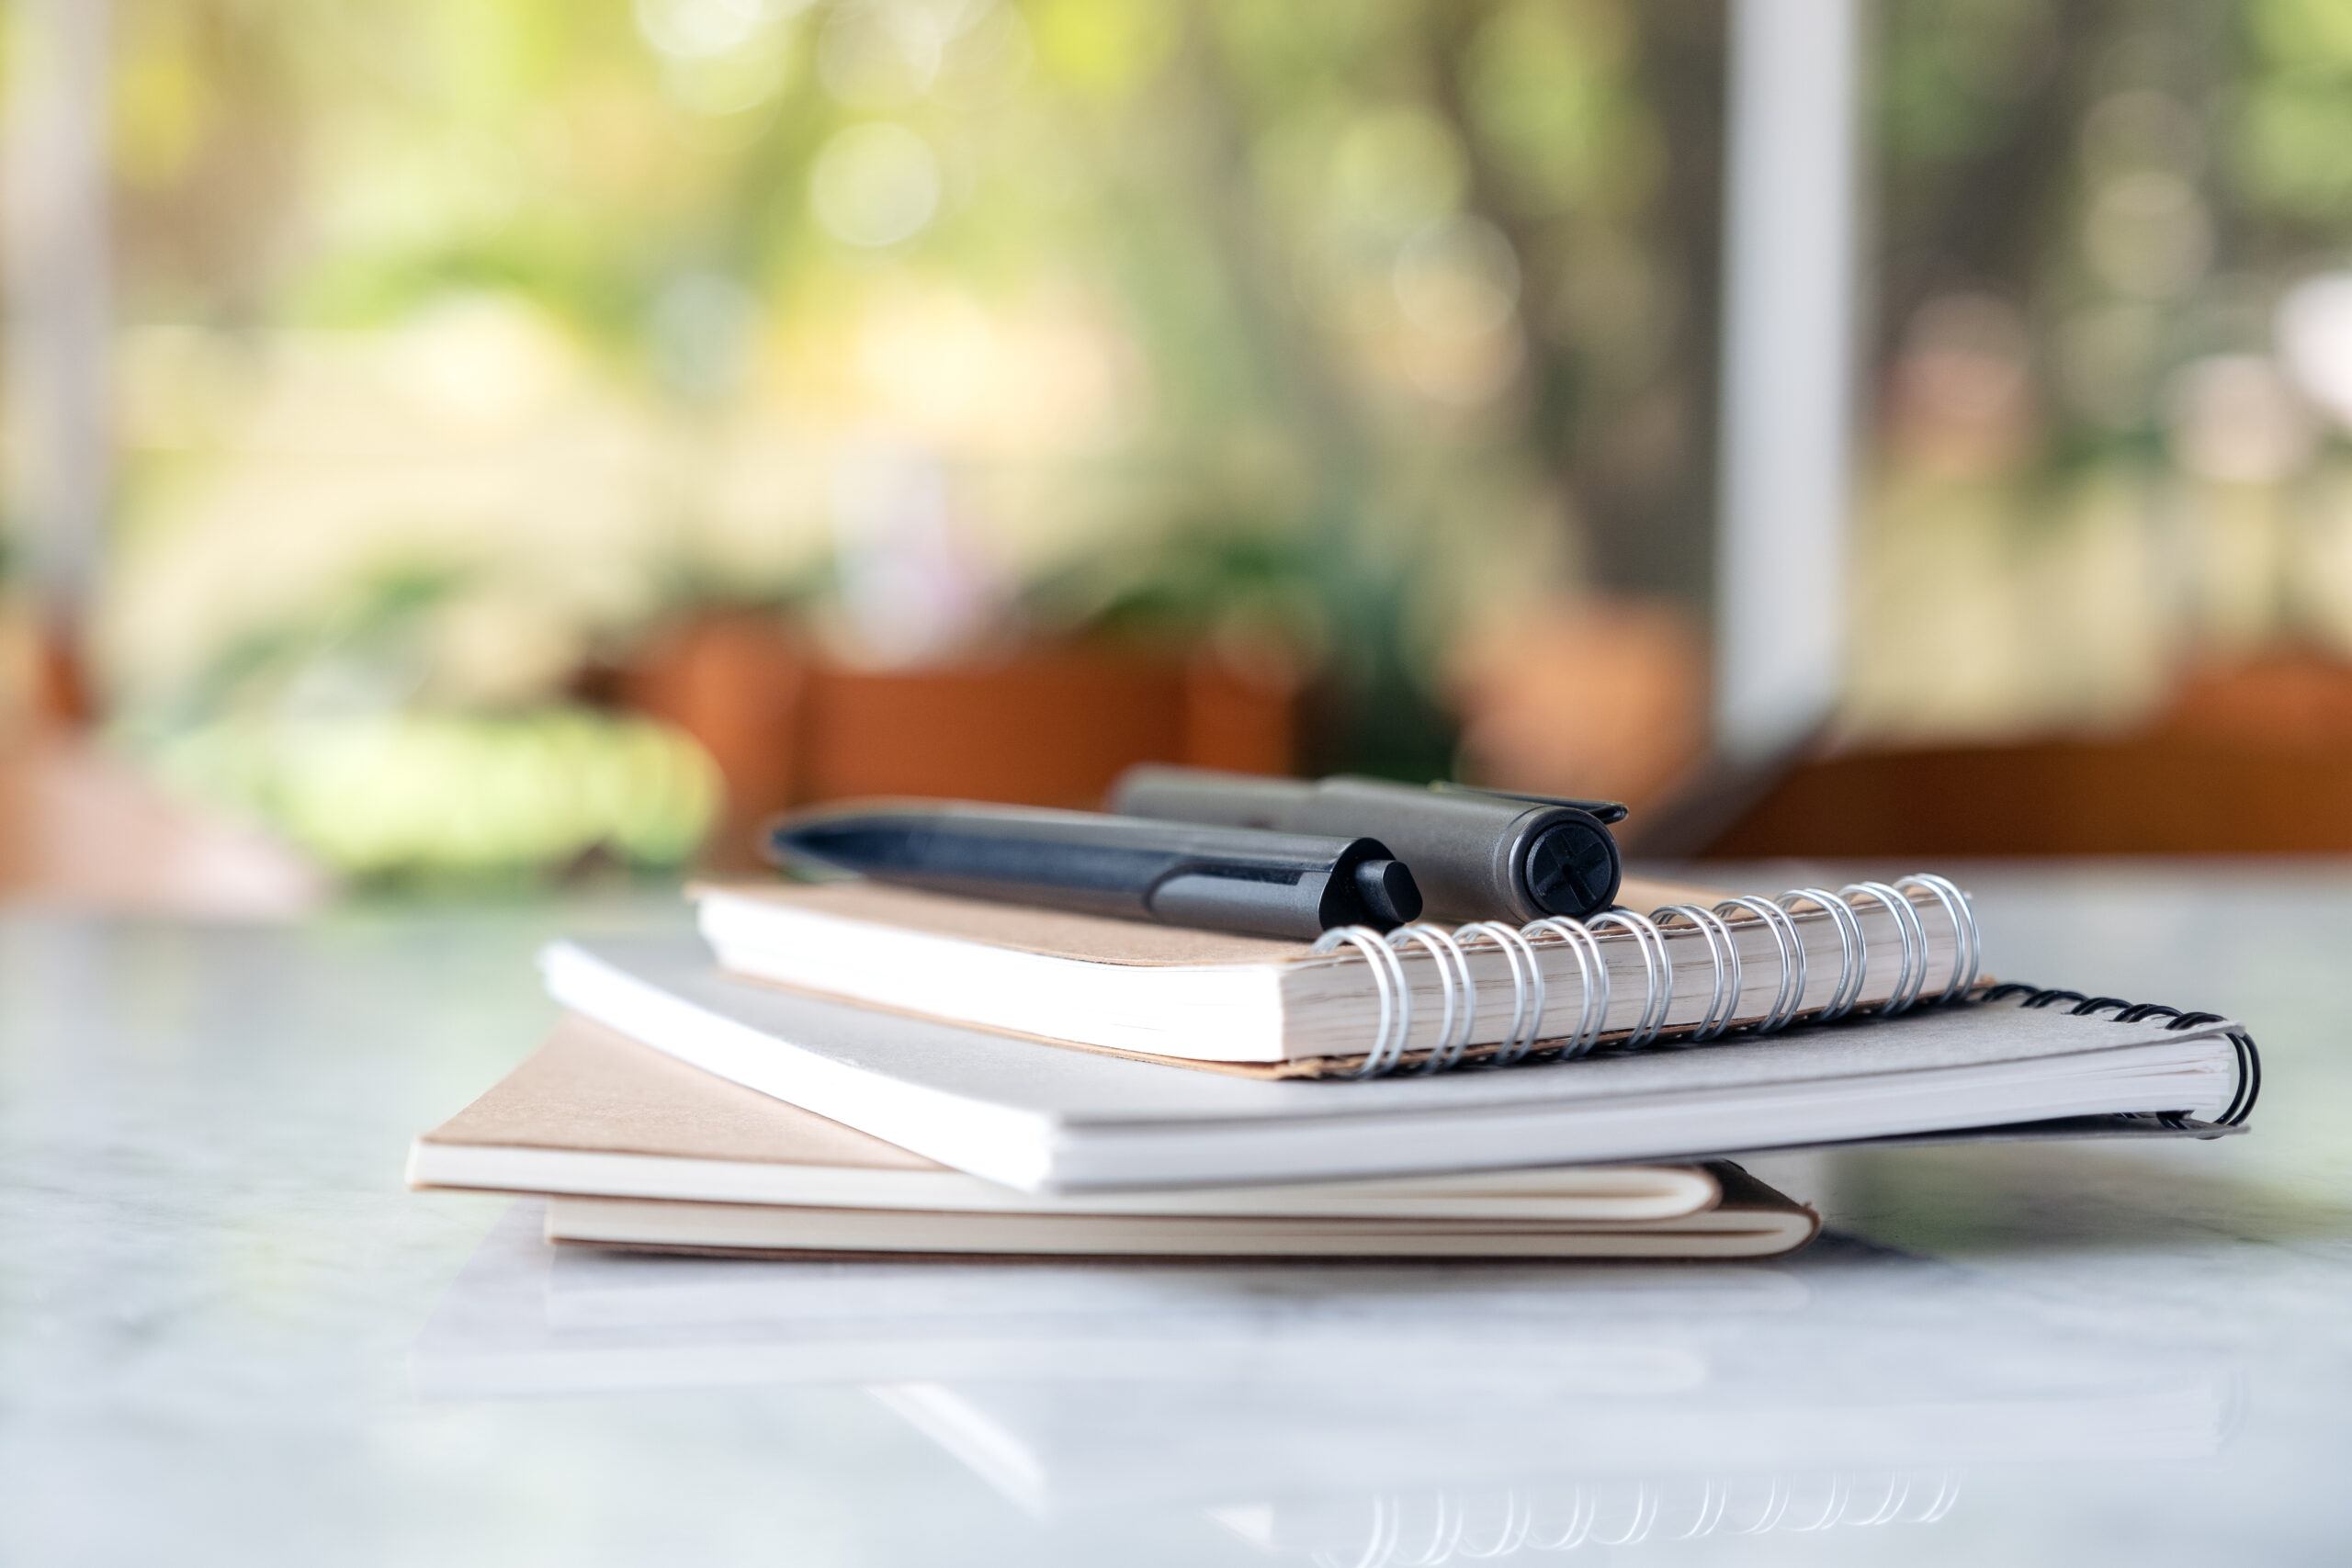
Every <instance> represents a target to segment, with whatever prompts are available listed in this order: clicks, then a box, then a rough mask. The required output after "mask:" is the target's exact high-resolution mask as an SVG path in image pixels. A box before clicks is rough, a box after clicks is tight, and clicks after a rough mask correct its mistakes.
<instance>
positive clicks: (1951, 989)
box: [1309, 875, 2123, 1078]
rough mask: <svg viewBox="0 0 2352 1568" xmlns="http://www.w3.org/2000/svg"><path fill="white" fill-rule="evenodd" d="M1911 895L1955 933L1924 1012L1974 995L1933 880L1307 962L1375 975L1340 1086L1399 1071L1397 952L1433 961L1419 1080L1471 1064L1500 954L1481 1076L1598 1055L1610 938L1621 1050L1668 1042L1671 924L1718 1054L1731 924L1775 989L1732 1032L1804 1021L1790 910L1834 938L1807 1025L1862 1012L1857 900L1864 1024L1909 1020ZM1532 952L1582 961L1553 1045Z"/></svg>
mask: <svg viewBox="0 0 2352 1568" xmlns="http://www.w3.org/2000/svg"><path fill="white" fill-rule="evenodd" d="M1915 887H1916V888H1918V889H1920V890H1922V891H1924V892H1925V893H1927V894H1928V895H1929V896H1931V897H1933V898H1934V899H1935V900H1936V902H1937V904H1939V905H1940V906H1941V908H1942V909H1943V911H1944V913H1945V915H1946V916H1947V917H1948V918H1949V919H1950V920H1951V926H1952V938H1953V951H1952V966H1951V974H1950V975H1949V976H1946V977H1945V979H1944V984H1943V987H1942V989H1941V990H1940V991H1939V992H1938V993H1937V994H1936V995H1935V997H1934V998H1932V1000H1933V1001H1935V1002H1948V1001H1952V1000H1956V999H1958V998H1962V997H1965V996H1966V995H1968V994H1969V992H1970V990H1971V989H1972V988H1973V987H1974V985H1975V982H1976V959H1977V952H1978V942H1977V933H1976V921H1975V917H1974V916H1973V914H1972V913H1971V912H1970V910H1969V908H1968V897H1967V895H1966V894H1964V893H1962V891H1961V890H1960V889H1959V888H1958V887H1957V886H1953V885H1952V884H1951V883H1950V882H1947V881H1945V880H1944V879H1943V878H1942V877H1939V876H1926V875H1920V876H1906V877H1903V878H1901V879H1899V880H1898V881H1896V882H1894V883H1892V884H1889V883H1883V882H1866V883H1854V884H1851V885H1849V886H1845V887H1841V888H1839V889H1838V891H1837V892H1835V893H1832V892H1830V891H1828V890H1827V889H1826V888H1820V887H1801V888H1798V889H1796V890H1794V891H1793V892H1790V893H1784V894H1782V895H1781V896H1780V897H1778V898H1775V899H1764V898H1756V897H1737V898H1726V899H1724V901H1723V902H1721V903H1719V904H1717V905H1716V906H1715V907H1714V908H1713V909H1706V908H1701V907H1700V906H1698V905H1696V904H1674V905H1669V906H1668V907H1667V908H1662V909H1658V910H1656V911H1654V912H1653V913H1651V914H1649V915H1641V914H1637V913H1635V912H1634V910H1632V909H1627V908H1615V909H1609V910H1605V911H1603V912H1602V913H1600V914H1598V915H1594V916H1592V917H1591V918H1589V919H1583V920H1575V919H1567V918H1566V917H1564V916H1548V917H1546V918H1544V919H1538V920H1531V921H1530V922H1528V923H1527V924H1526V925H1524V926H1521V927H1520V928H1519V929H1518V930H1516V931H1514V930H1512V929H1511V928H1510V926H1508V925H1505V924H1503V923H1502V922H1500V921H1498V920H1481V921H1475V922H1473V923H1471V924H1469V925H1464V926H1462V927H1460V928H1458V929H1456V930H1453V931H1448V930H1446V929H1445V928H1444V927H1442V926H1437V925H1431V924H1428V923H1425V922H1419V921H1416V922H1414V923H1411V924H1408V925H1403V926H1399V927H1397V929H1396V930H1394V931H1388V932H1386V933H1385V934H1384V933H1382V932H1380V931H1374V930H1373V929H1372V928H1371V927H1369V926H1340V927H1335V928H1333V929H1332V930H1330V931H1325V932H1324V933H1323V935H1322V936H1321V937H1320V938H1319V939H1318V940H1317V942H1316V943H1315V945H1314V946H1313V948H1311V949H1310V950H1309V951H1310V952H1311V953H1317V954H1325V953H1336V952H1338V951H1339V950H1340V948H1342V947H1353V948H1355V949H1356V950H1357V951H1359V952H1361V953H1363V956H1364V959H1365V961H1366V963H1367V964H1368V966H1369V972H1370V974H1371V976H1372V981H1373V988H1374V995H1375V997H1376V998H1377V999H1378V1002H1379V1007H1380V1021H1379V1024H1378V1025H1377V1027H1376V1028H1375V1029H1374V1034H1373V1039H1372V1043H1371V1044H1370V1045H1369V1046H1368V1047H1367V1048H1366V1050H1365V1052H1364V1055H1363V1060H1362V1061H1361V1062H1359V1063H1358V1064H1356V1066H1354V1067H1352V1068H1351V1069H1349V1070H1347V1071H1346V1072H1344V1073H1341V1074H1340V1075H1338V1076H1341V1077H1359V1078H1367V1077H1380V1076H1381V1075H1383V1074H1385V1073H1390V1072H1394V1071H1396V1070H1397V1069H1398V1068H1399V1067H1400V1066H1403V1065H1404V1062H1405V1058H1406V1055H1407V1052H1408V1045H1409V1042H1410V1041H1411V1039H1412V1033H1413V992H1412V985H1411V982H1410V980H1409V979H1408V976H1407V975H1406V972H1405V966H1404V964H1403V962H1402V957H1401V954H1402V953H1403V951H1404V950H1405V949H1407V948H1409V947H1418V948H1419V949H1420V950H1421V951H1423V952H1425V953H1428V954H1429V956H1430V964H1431V965H1432V966H1433V968H1434V970H1435V972H1436V976H1437V982H1438V1005H1439V1007H1440V1008H1441V1010H1442V1017H1441V1019H1440V1021H1439V1024H1438V1029H1437V1038H1436V1040H1435V1041H1434V1042H1433V1043H1431V1044H1430V1046H1429V1047H1428V1048H1427V1054H1426V1055H1423V1056H1422V1057H1421V1058H1420V1060H1419V1064H1418V1070H1419V1071H1420V1072H1424V1073H1434V1072H1442V1071H1444V1070H1446V1069H1448V1068H1451V1067H1456V1066H1462V1065H1464V1063H1465V1062H1466V1061H1468V1060H1469V1059H1470V1050H1471V1043H1472V1040H1473V1038H1474V1036H1475V1035H1476V1032H1477V1013H1478V1002H1479V997H1478V986H1477V983H1476V981H1475V980H1474V979H1473V978H1472V977H1471V974H1470V959H1469V952H1470V950H1471V949H1473V948H1475V947H1478V946H1482V945H1491V946H1493V947H1495V948H1497V949H1498V950H1499V951H1500V952H1501V953H1502V955H1503V960H1504V962H1505V963H1506V964H1508V965H1509V967H1510V978H1511V1020H1510V1028H1509V1029H1508V1030H1507V1031H1506V1032H1505V1033H1504V1035H1503V1038H1502V1040H1501V1042H1500V1043H1498V1045H1496V1046H1495V1048H1494V1049H1493V1050H1491V1051H1487V1052H1482V1053H1481V1054H1480V1059H1481V1060H1482V1061H1484V1062H1485V1063H1487V1064H1488V1065H1492V1066H1510V1064H1512V1063H1515V1062H1519V1061H1521V1060H1523V1059H1525V1058H1526V1057H1527V1056H1528V1055H1530V1054H1532V1052H1534V1051H1535V1050H1536V1049H1537V1047H1538V1046H1539V1044H1540V1045H1541V1046H1542V1047H1543V1049H1544V1051H1545V1052H1546V1054H1547V1055H1551V1056H1552V1057H1553V1058H1554V1059H1556V1060H1566V1059H1568V1058H1571V1057H1575V1056H1580V1055H1584V1054H1586V1053H1587V1052H1589V1051H1590V1050H1592V1049H1593V1047H1594V1046H1596V1045H1597V1044H1599V1043H1600V1038H1601V1036H1602V1034H1603V1033H1604V1032H1606V1031H1607V1029H1608V1023H1609V1006H1610V1000H1611V977H1610V973H1609V954H1608V951H1607V949H1606V948H1605V947H1603V945H1602V943H1601V940H1600V932H1601V931H1603V930H1605V929H1607V928H1609V927H1611V926H1615V927H1618V928H1621V929H1622V930H1623V931H1625V933H1626V934H1627V935H1628V936H1629V937H1631V938H1632V939H1633V942H1634V949H1635V951H1636V952H1638V953H1640V955H1641V960H1642V980H1643V996H1642V1008H1641V1013H1640V1016H1639V1017H1637V1018H1636V1019H1635V1020H1634V1024H1633V1027H1632V1028H1631V1029H1630V1030H1628V1031H1626V1032H1624V1034H1623V1038H1622V1039H1621V1040H1620V1041H1619V1043H1620V1044H1622V1045H1623V1046H1625V1047H1627V1048H1629V1049H1631V1048H1636V1047H1640V1046H1643V1045H1647V1044H1649V1043H1652V1042H1654V1041H1656V1040H1657V1038H1658V1037H1659V1035H1660V1034H1662V1033H1663V1032H1665V1031H1666V1027H1667V1020H1668V1016H1669V1015H1670V1013H1671V1010H1672V1008H1673V1005H1674V953H1673V949H1672V946H1671V944H1670V943H1668V941H1667V935H1668V930H1669V929H1670V928H1673V927H1675V926H1676V924H1677V923H1678V922H1679V923H1680V924H1682V925H1687V926H1688V927H1690V928H1691V930H1693V931H1697V932H1698V933H1699V935H1700V938H1701V939H1702V941H1703V942H1705V943H1706V947H1707V957H1708V962H1709V967H1710V970H1711V977H1712V980H1713V985H1712V987H1711V988H1710V990H1709V991H1708V995H1707V1004H1706V1008H1705V1010H1704V1011H1703V1012H1702V1014H1701V1016H1700V1017H1699V1018H1698V1020H1697V1021H1694V1022H1692V1023H1691V1024H1689V1025H1687V1026H1680V1027H1678V1029H1677V1030H1676V1033H1677V1035H1678V1037H1679V1038H1687V1039H1689V1040H1691V1041H1694V1042H1705V1041H1713V1040H1717V1039H1720V1038H1721V1037H1722V1036H1723V1035H1724V1033H1725V1032H1728V1031H1729V1030H1731V1029H1732V1028H1733V1027H1734V1025H1735V1023H1736V1020H1737V1018H1738V1015H1739V1005H1740V993H1741V986H1742V981H1743V974H1742V964H1741V959H1740V953H1739V940H1738V937H1737V934H1736V932H1735V931H1734V930H1733V927H1732V924H1731V921H1732V919H1736V918H1737V917H1740V916H1746V917H1747V919H1749V920H1752V921H1755V922H1758V923H1759V924H1761V926H1762V927H1763V929H1764V930H1765V931H1766V932H1767V933H1768V934H1769V935H1770V938H1771V940H1772V943H1773V946H1774V949H1775V951H1776V952H1777V953H1779V955H1780V959H1781V977H1780V983H1779V985H1778V986H1777V987H1775V989H1774V991H1773V996H1772V1000H1771V1003H1770V1006H1768V1007H1766V1008H1765V1010H1764V1012H1763V1016H1762V1017H1760V1018H1758V1019H1757V1020H1755V1021H1753V1022H1751V1023H1748V1024H1746V1025H1742V1026H1740V1027H1743V1028H1745V1029H1748V1030H1752V1031H1753V1032H1756V1033H1758V1034H1771V1033H1775V1032H1778V1031H1780V1030H1782V1029H1785V1028H1787V1027H1788V1026H1789V1025H1790V1024H1791V1023H1792V1022H1793V1021H1795V1020H1796V1019H1797V1018H1798V1016H1799V1015H1800V1014H1801V1013H1803V1012H1804V993H1805V986H1806V979H1807V976H1806V956H1805V948H1804V931H1802V930H1801V929H1800V928H1799V927H1798V925H1797V919H1796V916H1795V915H1794V914H1793V913H1792V908H1793V907H1794V906H1796V905H1799V904H1804V903H1811V904H1815V905H1817V906H1819V907H1820V908H1822V909H1824V910H1825V911H1826V912H1827V914H1828V915H1829V917H1830V919H1831V923H1832V925H1833V926H1834V928H1835V930H1836V931H1837V935H1838V955H1839V959H1840V963H1839V967H1838V978H1837V980H1836V982H1835V984H1833V985H1832V986H1831V987H1830V995H1829V997H1828V998H1827V1000H1826V1002H1825V1003H1823V1005H1822V1006H1820V1007H1819V1008H1817V1009H1815V1010H1814V1013H1813V1016H1814V1017H1815V1019H1816V1020H1818V1021H1822V1022H1828V1021H1832V1020H1835V1019H1838V1018H1841V1017H1844V1016H1846V1015H1847V1014H1849V1013H1850V1012H1851V1011H1852V1010H1854V1008H1855V1006H1856V1005H1857V1004H1858V1003H1859V1002H1860V999H1861V996H1862V992H1863V990H1864V988H1865V987H1866V986H1867V983H1868V978H1869V976H1868V970H1869V967H1870V962H1871V947H1870V942H1869V939H1868V936H1867V933H1866V932H1865V931H1863V929H1862V922H1861V919H1860V916H1859V915H1858V914H1857V913H1856V912H1855V908H1854V904H1853V900H1855V899H1858V898H1859V899H1865V900H1868V901H1870V902H1871V903H1873V904H1876V905H1877V906H1879V907H1880V908H1883V909H1884V910H1885V911H1886V913H1887V915H1888V917H1889V918H1890V919H1892V921H1893V922H1894V932H1895V936H1896V938H1897V941H1898V942H1899V944H1900V953H1899V957H1898V962H1897V965H1896V970H1895V975H1894V983H1893V985H1892V987H1891V988H1890V990H1889V992H1888V995H1887V998H1886V999H1885V1000H1884V1001H1883V1002H1881V1003H1879V1004H1878V1005H1877V1006H1876V1007H1874V1008H1873V1009H1871V1012H1872V1013H1874V1014H1876V1015H1878V1016H1891V1015H1893V1014H1895V1013H1900V1012H1904V1011H1906V1010H1909V1009H1910V1008H1912V1007H1913V1006H1915V1005H1916V1004H1917V1003H1918V1002H1919V1000H1920V999H1921V998H1922V995H1923V993H1924V992H1925V991H1926V989H1927V986H1928V980H1929V978H1930V976H1929V975H1928V934H1927V928H1926V926H1925V924H1924V923H1923V922H1922V921H1921V919H1920V918H1919V912H1920V908H1921V906H1919V905H1918V904H1915V903H1914V902H1913V901H1912V898H1911V897H1910V890H1911V889H1913V888H1915ZM1539 947H1541V948H1560V947H1565V948H1566V950H1567V952H1568V953H1569V955H1570V956H1571V957H1573V958H1574V959H1575V960H1576V964H1577V979H1578V980H1579V982H1580V992H1581V1001H1580V1006H1579V1008H1578V1010H1577V1023H1576V1028H1575V1029H1574V1031H1573V1032H1570V1033H1568V1034H1566V1035H1565V1036H1562V1037H1556V1038H1554V1039H1551V1040H1545V1039H1544V1006H1545V1003H1546V1000H1547V996H1546V986H1545V982H1544V964H1543V960H1542V957H1541V955H1540V954H1539V953H1538V952H1537V949H1538V948H1539ZM2053 994H2054V993H2053ZM2067 994H2069V995H2072V994H2073V993H2067ZM2117 1005H2118V1006H2121V1005H2123V1004H2121V1003H2120V1002H2118V1003H2117Z"/></svg>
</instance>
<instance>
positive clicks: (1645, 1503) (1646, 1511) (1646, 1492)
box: [1585, 1481, 1658, 1546]
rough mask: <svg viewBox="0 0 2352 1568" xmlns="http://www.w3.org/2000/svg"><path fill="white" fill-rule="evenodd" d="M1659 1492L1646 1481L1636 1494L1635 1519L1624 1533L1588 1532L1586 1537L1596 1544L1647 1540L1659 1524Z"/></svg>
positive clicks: (1625, 1544)
mask: <svg viewBox="0 0 2352 1568" xmlns="http://www.w3.org/2000/svg"><path fill="white" fill-rule="evenodd" d="M1657 1503H1658V1498H1657V1493H1656V1492H1655V1491H1653V1490H1651V1488H1650V1484H1649V1483H1648V1482H1646V1481H1645V1482H1643V1483H1641V1485H1640V1487H1639V1489H1638V1490H1636V1491H1635V1493H1634V1520H1633V1523H1631V1524H1629V1525H1627V1526H1626V1527H1625V1531H1624V1533H1623V1535H1614V1536H1608V1535H1593V1534H1591V1533H1590V1532H1587V1534H1586V1536H1585V1539H1586V1540H1589V1541H1590V1542H1592V1544H1593V1545H1595V1546H1632V1545H1634V1543H1635V1542H1636V1541H1643V1540H1648V1539H1649V1534H1650V1530H1651V1529H1653V1528H1654V1527H1656V1525H1657Z"/></svg>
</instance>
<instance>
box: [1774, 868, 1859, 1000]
mask: <svg viewBox="0 0 2352 1568" xmlns="http://www.w3.org/2000/svg"><path fill="white" fill-rule="evenodd" d="M1800 898H1803V899H1807V900H1810V901H1811V902H1813V903H1815V904H1818V905H1820V906H1821V907H1822V908H1824V909H1826V911H1828V914H1829V918H1830V923H1831V924H1833V925H1835V926H1836V927H1837V928H1838V958H1839V966H1838V984H1837V985H1835V986H1834V987H1830V991H1829V999H1828V1000H1827V1001H1826V1002H1824V1003H1823V1004H1822V1005H1821V1011H1820V1013H1819V1014H1818V1015H1816V1016H1817V1018H1818V1020H1819V1021H1821V1022H1823V1023H1832V1022H1835V1021H1838V1019H1841V1018H1843V1017H1845V1016H1846V1015H1847V1014H1848V1013H1849V1012H1851V1011H1853V1010H1854V1004H1855V1003H1856V1002H1858V1001H1860V1000H1861V997H1862V983H1863V981H1864V980H1865V979H1866V978H1868V971H1869V969H1870V965H1871V944H1870V942H1868V940H1866V939H1865V938H1864V937H1863V935H1862V922H1861V919H1860V917H1858V916H1857V915H1856V914H1855V913H1854V907H1853V906H1852V905H1850V904H1849V903H1847V902H1846V900H1844V899H1843V898H1840V897H1838V895H1837V894H1835V893H1832V892H1830V891H1829V890H1828V889H1827V888H1826V887H1797V888H1792V889H1791V890H1790V891H1788V892H1786V893H1783V894H1781V896H1780V897H1778V898H1775V899H1774V900H1772V901H1773V902H1774V903H1776V904H1778V905H1780V906H1781V908H1783V909H1785V908H1788V907H1789V906H1790V905H1792V904H1793V903H1795V902H1796V901H1797V900H1798V899H1800Z"/></svg>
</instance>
